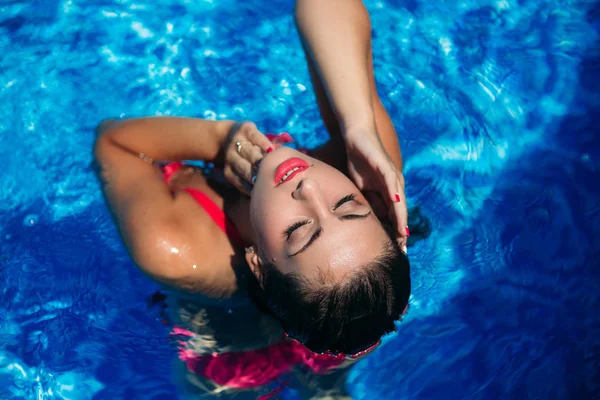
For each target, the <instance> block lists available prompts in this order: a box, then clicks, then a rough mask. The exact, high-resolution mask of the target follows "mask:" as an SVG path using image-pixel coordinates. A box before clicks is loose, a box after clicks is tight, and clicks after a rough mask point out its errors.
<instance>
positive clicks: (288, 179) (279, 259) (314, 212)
mask: <svg viewBox="0 0 600 400" xmlns="http://www.w3.org/2000/svg"><path fill="white" fill-rule="evenodd" d="M250 216H251V220H252V226H253V228H254V231H255V234H256V242H257V243H256V245H257V246H258V248H259V249H260V251H259V254H260V255H261V257H264V258H266V260H265V259H263V260H262V261H263V262H270V263H273V264H275V265H276V266H277V268H278V269H279V270H280V271H281V272H282V273H284V274H286V273H291V272H296V273H298V274H300V275H303V276H307V277H311V275H312V274H314V273H318V271H319V270H321V271H325V273H326V274H327V275H329V276H333V277H334V279H335V277H338V278H343V276H345V275H346V274H347V273H348V272H350V271H351V270H352V269H354V268H356V267H360V266H362V265H365V264H367V263H368V262H369V261H371V260H373V259H374V258H375V257H376V256H378V255H379V254H380V253H381V250H382V246H383V244H384V243H386V242H387V241H389V237H388V235H387V234H386V232H385V230H384V229H383V227H382V226H381V223H380V222H379V220H378V219H377V217H376V216H375V214H374V213H373V211H372V209H371V207H370V206H369V203H368V202H367V201H366V200H365V198H364V197H363V195H362V194H361V193H360V191H359V190H358V188H357V187H356V186H355V185H354V184H353V183H352V181H351V180H350V179H348V178H347V177H346V176H345V175H344V174H343V173H341V172H340V171H338V170H337V169H335V168H333V167H331V166H329V165H327V164H325V163H323V162H321V161H319V160H316V159H314V158H312V157H309V156H307V155H305V154H303V153H300V152H298V151H295V150H293V149H290V148H287V147H280V148H279V149H277V150H275V151H273V152H271V153H269V154H268V155H267V156H265V157H264V158H263V160H262V162H261V165H260V167H259V171H258V176H257V179H256V182H255V184H254V188H253V190H252V199H251V203H250Z"/></svg>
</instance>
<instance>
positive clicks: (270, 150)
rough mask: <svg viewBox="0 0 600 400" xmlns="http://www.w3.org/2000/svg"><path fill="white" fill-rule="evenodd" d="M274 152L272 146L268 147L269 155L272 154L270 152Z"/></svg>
mask: <svg viewBox="0 0 600 400" xmlns="http://www.w3.org/2000/svg"><path fill="white" fill-rule="evenodd" d="M272 151H273V148H272V147H271V146H269V147H267V154H268V153H270V152H272Z"/></svg>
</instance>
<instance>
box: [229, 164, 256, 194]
mask: <svg viewBox="0 0 600 400" xmlns="http://www.w3.org/2000/svg"><path fill="white" fill-rule="evenodd" d="M224 175H225V178H226V179H227V181H229V183H231V184H232V185H233V186H234V187H235V188H236V189H237V190H239V191H240V192H242V193H244V194H247V195H248V196H250V192H251V191H252V185H251V184H249V183H248V182H246V181H245V180H244V179H242V178H241V177H240V176H238V175H237V174H236V173H235V172H233V170H232V169H231V168H229V167H227V168H225V172H224Z"/></svg>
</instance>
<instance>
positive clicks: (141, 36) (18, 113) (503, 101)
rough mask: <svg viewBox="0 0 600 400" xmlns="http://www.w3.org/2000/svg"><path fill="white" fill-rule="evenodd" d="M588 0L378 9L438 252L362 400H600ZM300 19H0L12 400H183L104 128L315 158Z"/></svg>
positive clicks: (396, 113) (410, 170) (381, 64)
mask: <svg viewBox="0 0 600 400" xmlns="http://www.w3.org/2000/svg"><path fill="white" fill-rule="evenodd" d="M594 3H595V2H594V1H549V0H519V1H517V0H497V1H485V0H479V1H475V0H464V1H416V0H407V1H392V0H389V1H385V2H378V1H371V0H369V1H368V2H367V6H368V8H369V11H370V13H371V17H372V23H373V27H374V39H373V46H374V57H375V70H376V77H377V79H378V87H379V91H380V95H381V98H382V100H383V102H384V104H385V105H386V107H387V108H388V110H389V111H390V114H391V116H392V119H393V121H394V123H395V125H396V127H397V130H398V132H399V133H400V136H401V145H402V149H403V153H404V158H405V178H406V194H407V198H408V201H409V205H410V206H419V207H420V210H421V212H422V214H423V215H424V216H426V217H427V218H428V219H429V221H430V223H431V234H430V236H429V237H428V238H427V239H425V240H420V241H416V242H415V243H414V245H413V246H412V247H410V249H409V255H410V256H411V262H412V267H413V268H412V277H413V288H414V289H413V295H412V297H411V301H410V304H411V307H410V311H409V313H408V314H407V316H406V317H405V319H404V321H403V322H402V323H401V324H400V325H399V327H398V332H397V333H396V334H394V335H391V336H390V337H387V338H386V339H385V341H384V344H383V345H382V346H380V347H379V348H378V349H377V350H376V351H375V352H374V353H373V354H372V355H371V356H369V357H367V358H365V359H364V360H361V361H360V362H358V363H357V364H356V365H355V366H354V367H353V369H352V371H351V372H350V375H349V376H348V379H347V380H346V388H347V391H348V393H350V394H351V395H352V397H353V398H355V399H369V400H370V399H394V400H395V399H599V398H600V318H599V317H598V315H599V313H600V284H599V283H600V272H599V271H600V270H599V267H600V265H599V264H600V196H599V195H600V129H599V127H600V79H599V77H600V62H599V55H600V50H599V49H600V45H599V41H598V33H599V24H598V20H599V16H600V12H599V9H598V5H596V4H594ZM292 8H293V2H292V1H289V0H275V1H257V0H250V1H244V2H240V1H237V2H236V1H233V0H223V1H210V0H207V1H188V0H180V1H175V0H156V1H146V2H142V1H128V0H93V1H81V0H79V1H77V0H66V1H57V0H44V1H41V0H35V1H25V0H21V1H19V0H9V1H3V2H2V3H1V4H0V49H2V54H1V55H0V100H1V104H2V107H0V138H1V141H0V160H2V172H1V175H0V176H1V177H0V222H1V223H0V238H1V239H2V240H1V241H0V284H1V286H0V399H3V400H4V399H6V400H12V399H27V400H29V399H70V400H80V399H98V400H99V399H128V400H131V399H154V400H159V399H173V398H176V396H177V393H179V396H181V398H183V396H184V394H182V393H181V390H179V389H178V386H177V384H176V383H174V382H176V381H177V377H176V376H175V375H177V373H176V372H175V370H174V358H175V357H174V354H175V350H174V347H173V344H172V343H171V342H169V340H167V338H168V329H167V328H166V327H165V326H164V325H163V324H162V323H161V315H160V310H158V309H157V308H156V307H154V308H153V307H149V306H148V305H147V299H148V297H149V296H150V295H151V294H152V293H154V291H155V290H156V289H157V285H156V284H154V283H152V282H151V281H150V280H148V279H147V278H146V277H144V276H143V275H142V274H141V273H140V272H138V270H137V269H136V268H135V266H134V265H133V263H132V262H131V260H130V259H129V257H128V255H127V254H126V252H125V250H124V248H123V246H122V244H121V242H120V239H119V237H118V235H117V232H116V230H115V228H114V227H113V225H112V222H111V220H110V216H109V214H108V212H107V210H106V207H105V205H104V203H103V200H102V197H101V193H100V188H99V185H98V183H97V181H96V179H95V177H94V173H93V169H92V167H91V166H90V163H91V161H92V157H91V156H92V154H91V148H92V143H93V139H94V138H93V129H94V126H95V125H96V124H97V123H98V122H99V121H100V120H102V119H104V118H109V117H132V116H142V115H182V116H199V117H204V118H232V119H250V120H253V121H255V122H256V123H257V125H258V126H259V128H261V129H262V130H263V131H267V132H268V131H270V132H275V131H289V132H291V133H293V134H294V135H295V136H296V137H297V138H299V140H300V142H301V144H302V145H305V146H308V147H310V146H315V145H317V144H319V143H321V142H323V141H324V140H325V137H326V132H325V131H324V128H323V127H322V126H321V123H320V119H319V114H318V109H317V107H316V105H315V102H314V99H313V94H312V88H311V85H310V80H309V78H308V73H307V71H306V68H305V64H304V60H303V55H302V50H301V47H300V44H299V40H298V37H297V35H296V33H295V30H294V26H293V18H292ZM297 384H298V383H297V382H296V383H295V382H293V381H290V383H289V385H287V386H286V388H285V389H284V390H283V391H282V392H281V393H280V394H278V396H279V398H284V399H295V398H299V397H300V395H299V394H298V393H299V392H298V390H296V388H297V386H295V385H297ZM247 395H248V396H247V397H248V398H252V397H251V395H249V394H247ZM255 397H256V396H254V398H255ZM240 398H241V397H240ZM245 398H246V397H245Z"/></svg>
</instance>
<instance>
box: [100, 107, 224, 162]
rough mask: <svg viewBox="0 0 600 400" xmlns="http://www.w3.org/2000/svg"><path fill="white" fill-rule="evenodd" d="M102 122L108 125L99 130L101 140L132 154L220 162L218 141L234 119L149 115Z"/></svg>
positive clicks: (220, 154)
mask: <svg viewBox="0 0 600 400" xmlns="http://www.w3.org/2000/svg"><path fill="white" fill-rule="evenodd" d="M103 124H105V125H104V126H106V127H108V129H106V130H104V132H103V133H102V135H101V139H102V141H107V142H110V143H111V144H112V145H114V146H116V147H119V148H121V149H123V150H124V151H127V152H128V153H130V154H132V155H135V156H139V155H140V154H143V155H145V156H146V157H149V158H151V159H152V160H154V161H179V160H204V161H211V162H215V164H221V165H222V163H223V153H222V151H221V150H222V145H223V142H224V141H225V138H226V136H227V133H228V131H229V129H231V127H232V126H233V124H234V122H233V121H208V120H203V119H197V118H168V117H164V118H163V117H150V118H134V119H129V120H125V121H123V122H120V123H114V122H113V123H111V122H108V124H107V123H106V122H105V123H103ZM101 126H102V125H101ZM99 140H100V139H99Z"/></svg>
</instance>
